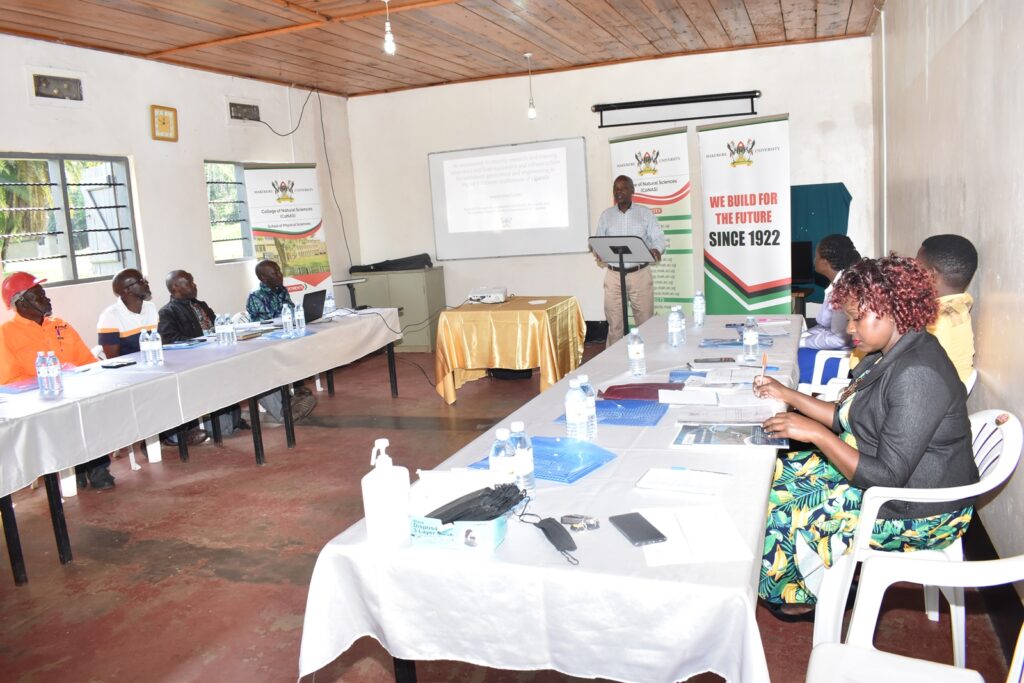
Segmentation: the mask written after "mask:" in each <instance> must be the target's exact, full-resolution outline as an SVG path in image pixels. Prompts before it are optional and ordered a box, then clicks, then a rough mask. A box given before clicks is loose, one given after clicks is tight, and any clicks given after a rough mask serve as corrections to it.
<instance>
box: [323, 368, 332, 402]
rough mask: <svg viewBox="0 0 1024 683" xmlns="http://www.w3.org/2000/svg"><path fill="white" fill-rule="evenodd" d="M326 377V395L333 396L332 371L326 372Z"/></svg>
mask: <svg viewBox="0 0 1024 683" xmlns="http://www.w3.org/2000/svg"><path fill="white" fill-rule="evenodd" d="M324 374H326V375H327V395H328V396H332V397H333V396H334V370H328V371H327V372H326V373H324Z"/></svg>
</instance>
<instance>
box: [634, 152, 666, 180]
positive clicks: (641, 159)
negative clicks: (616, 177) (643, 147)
mask: <svg viewBox="0 0 1024 683" xmlns="http://www.w3.org/2000/svg"><path fill="white" fill-rule="evenodd" d="M660 154H661V152H659V151H658V150H656V149H652V150H651V151H650V152H643V153H640V152H637V153H636V154H635V155H634V156H635V157H636V168H637V173H639V174H640V175H657V174H658V156H659V155H660Z"/></svg>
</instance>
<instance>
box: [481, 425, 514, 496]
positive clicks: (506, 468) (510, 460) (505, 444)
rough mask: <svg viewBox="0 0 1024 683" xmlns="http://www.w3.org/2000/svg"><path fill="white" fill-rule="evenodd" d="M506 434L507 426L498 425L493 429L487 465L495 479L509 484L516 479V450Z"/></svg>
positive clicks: (507, 432) (507, 433)
mask: <svg viewBox="0 0 1024 683" xmlns="http://www.w3.org/2000/svg"><path fill="white" fill-rule="evenodd" d="M508 435H509V431H508V428H507V427H499V428H498V429H496V430H495V431H494V443H493V444H492V445H491V452H490V453H489V454H488V456H487V466H488V467H489V468H490V470H491V472H494V474H495V478H496V479H498V480H500V481H501V482H502V483H508V484H511V483H512V482H514V481H515V480H516V450H515V449H514V448H512V444H511V443H509V440H508Z"/></svg>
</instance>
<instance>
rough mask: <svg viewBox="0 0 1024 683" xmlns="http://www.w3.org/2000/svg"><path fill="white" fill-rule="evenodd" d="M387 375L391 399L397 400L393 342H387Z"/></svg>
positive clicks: (396, 376)
mask: <svg viewBox="0 0 1024 683" xmlns="http://www.w3.org/2000/svg"><path fill="white" fill-rule="evenodd" d="M388 375H390V376H391V398H397V397H398V375H397V374H396V373H395V342H388Z"/></svg>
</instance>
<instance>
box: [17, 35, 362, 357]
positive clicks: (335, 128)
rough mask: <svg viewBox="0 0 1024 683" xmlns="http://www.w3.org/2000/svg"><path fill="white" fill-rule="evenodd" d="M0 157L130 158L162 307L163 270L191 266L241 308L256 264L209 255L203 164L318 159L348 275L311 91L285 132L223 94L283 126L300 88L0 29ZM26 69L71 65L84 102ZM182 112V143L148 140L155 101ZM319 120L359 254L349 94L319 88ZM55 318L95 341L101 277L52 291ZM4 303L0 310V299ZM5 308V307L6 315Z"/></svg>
mask: <svg viewBox="0 0 1024 683" xmlns="http://www.w3.org/2000/svg"><path fill="white" fill-rule="evenodd" d="M0 63H2V64H3V65H4V68H3V69H2V70H0V93H3V96H2V99H0V154H2V153H6V152H35V153H70V154H76V153H77V154H98V155H110V156H126V157H128V159H129V161H130V164H131V174H132V183H133V187H132V189H133V201H134V208H135V212H136V220H137V223H136V229H137V234H138V236H139V241H140V243H141V252H142V253H141V257H142V259H141V261H142V269H143V272H144V273H145V274H146V275H147V276H148V277H149V278H150V280H151V281H152V283H153V291H154V297H153V299H154V301H155V302H156V303H157V305H163V304H164V303H166V301H167V298H168V296H167V292H166V289H164V287H163V276H164V274H165V273H167V271H169V270H172V269H175V268H184V269H186V270H188V271H190V272H191V273H192V274H193V275H194V276H195V278H196V282H197V283H198V285H199V295H200V297H201V298H203V299H205V300H206V301H207V302H208V303H209V304H210V305H211V306H212V307H213V308H214V310H216V311H219V312H227V311H239V310H242V309H243V308H244V306H245V297H246V295H247V293H248V292H249V290H250V289H252V288H254V287H255V286H256V278H255V275H254V274H253V265H254V263H253V262H241V263H231V264H221V265H217V264H215V263H214V261H213V250H212V247H211V244H210V227H209V218H208V214H207V205H206V185H205V179H204V176H203V162H204V161H205V160H215V161H239V162H245V161H255V162H315V163H316V164H317V168H318V170H319V177H320V187H321V197H322V201H323V209H324V226H325V229H326V231H327V243H328V248H329V252H330V258H331V265H332V269H333V270H334V273H335V275H340V276H345V277H347V275H348V265H349V259H348V256H347V255H346V251H345V246H344V240H343V238H342V232H341V228H340V221H339V215H338V211H337V209H336V208H335V205H334V203H333V199H332V198H331V193H330V184H329V180H328V175H327V171H326V167H325V163H324V162H325V158H324V156H323V145H322V143H321V130H320V118H319V116H320V111H319V108H318V101H317V97H316V96H315V95H314V96H313V98H312V99H311V100H310V102H309V105H308V106H307V107H306V112H305V116H304V118H303V119H302V125H301V127H300V128H299V130H298V132H297V133H296V134H295V135H293V136H290V137H278V136H276V135H274V134H273V133H271V132H270V131H269V130H268V129H267V128H266V127H265V126H263V125H261V124H258V123H257V124H253V123H244V124H243V123H238V122H229V120H228V115H227V112H228V109H227V101H228V99H229V98H230V99H235V100H239V99H240V100H241V101H244V102H249V103H252V104H258V105H259V107H260V115H261V118H263V119H264V120H265V121H268V122H270V123H271V124H272V125H273V126H274V127H275V128H276V129H277V130H279V131H288V130H291V129H292V128H294V127H295V125H296V124H297V123H298V115H299V110H300V108H301V106H302V103H303V101H304V100H305V97H306V92H305V91H298V90H292V89H289V88H285V87H282V86H278V85H272V84H268V83H260V82H258V81H252V80H247V79H239V78H232V77H228V76H220V75H217V74H212V73H207V72H203V71H196V70H193V69H185V68H179V67H173V66H167V65H162V64H157V63H154V62H149V61H146V60H141V59H132V58H127V57H122V56H117V55H112V54H107V53H103V52H97V51H93V50H83V49H79V48H73V47H67V46H62V45H56V44H54V43H45V42H39V41H33V40H27V39H22V38H15V37H12V36H5V35H0ZM31 67H42V68H45V69H48V70H50V71H51V72H52V71H53V70H56V71H57V72H60V73H64V72H72V73H73V74H74V75H76V76H77V77H80V78H82V79H83V88H84V94H85V101H84V102H83V103H82V104H80V105H75V104H69V103H60V104H51V103H39V102H38V101H33V100H35V98H32V97H30V94H29V87H28V85H27V79H29V78H30V73H29V70H30V69H31ZM151 104H162V105H167V106H171V107H175V108H176V109H177V110H178V125H179V128H180V134H179V140H178V142H176V143H172V142H159V141H155V140H152V139H151V137H150V125H149V106H150V105H151ZM323 108H324V122H325V129H326V135H327V142H328V147H329V149H330V150H331V163H332V165H333V170H334V179H335V186H336V188H337V194H338V199H339V201H340V202H341V204H342V206H343V207H344V209H345V219H346V224H347V226H348V237H349V241H350V243H351V248H352V252H353V254H356V253H358V249H359V246H358V229H357V227H356V216H355V210H354V199H353V193H352V185H351V177H352V167H351V161H350V156H349V152H348V147H349V145H348V120H347V116H346V101H345V100H344V99H342V98H339V97H332V96H323ZM48 295H49V296H50V298H51V299H52V300H53V302H54V311H55V313H56V315H58V316H61V317H63V318H66V319H67V320H68V321H69V322H71V324H72V325H74V326H75V327H76V328H77V329H78V330H79V331H80V332H81V333H82V336H83V337H84V338H85V339H86V341H87V342H91V341H92V340H94V339H95V334H94V331H95V329H96V319H97V317H98V315H99V313H100V311H101V310H102V309H103V308H104V307H106V306H107V305H108V304H109V303H110V301H112V300H113V294H112V293H111V291H110V285H109V283H106V282H101V283H90V284H84V285H66V286H55V287H49V288H48ZM0 308H3V307H2V306H0ZM8 315H9V313H8V312H7V311H6V310H4V311H2V312H0V319H6V316H8Z"/></svg>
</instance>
